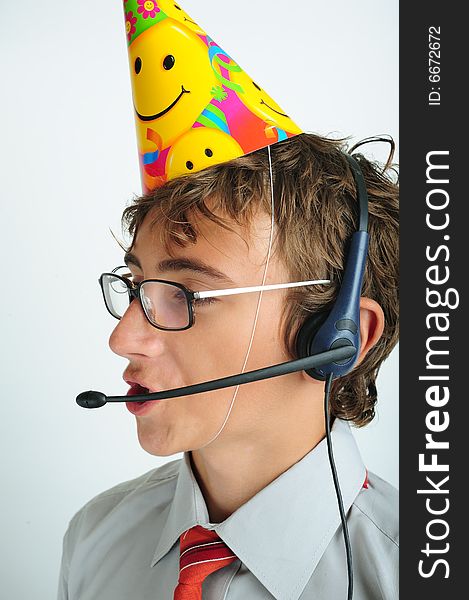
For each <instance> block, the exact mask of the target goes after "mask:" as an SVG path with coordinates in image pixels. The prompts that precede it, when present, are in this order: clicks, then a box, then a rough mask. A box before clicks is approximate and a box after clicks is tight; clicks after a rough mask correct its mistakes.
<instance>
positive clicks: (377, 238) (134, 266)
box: [58, 134, 398, 600]
mask: <svg viewBox="0 0 469 600" xmlns="http://www.w3.org/2000/svg"><path fill="white" fill-rule="evenodd" d="M345 150H346V148H345V145H344V144H343V143H342V142H340V141H333V140H328V139H324V138H320V137H317V136H314V135H311V134H300V135H296V136H295V137H292V138H290V139H287V140H285V141H282V142H279V143H277V144H275V145H273V146H272V147H271V148H270V150H269V151H268V150H267V149H265V148H262V149H260V150H258V151H256V152H253V153H251V154H248V155H246V156H242V157H240V158H236V159H235V160H232V161H229V162H224V163H222V164H218V165H215V166H213V167H210V168H207V169H204V170H202V171H200V172H197V173H193V174H190V175H185V176H183V177H176V178H175V179H173V180H171V181H168V182H167V183H165V184H164V185H163V186H162V187H159V188H157V189H155V190H153V191H151V192H149V193H147V194H145V195H144V196H142V197H141V198H139V199H138V200H136V201H135V203H134V205H132V206H130V207H129V208H127V209H126V210H125V213H124V216H123V221H124V223H125V225H126V227H127V229H128V231H129V233H130V235H131V243H130V246H129V248H127V249H126V256H125V263H126V268H125V269H124V270H122V271H118V273H119V274H121V275H122V276H123V277H124V280H125V281H124V287H125V286H127V285H128V286H132V285H134V286H138V284H141V283H142V282H143V281H146V282H147V283H145V284H143V286H147V287H148V286H153V288H155V290H156V289H158V290H160V291H158V292H156V291H155V292H154V294H153V295H152V294H151V293H141V295H140V296H139V297H138V299H136V300H134V301H131V302H130V305H129V301H128V300H127V302H125V303H123V304H122V306H121V307H117V305H116V304H114V305H113V304H112V302H113V300H112V299H111V298H110V295H111V294H114V293H117V292H119V291H122V290H119V289H117V288H112V285H113V283H112V282H111V284H109V282H108V283H107V284H106V283H105V282H103V291H104V292H105V301H106V302H107V306H108V309H111V310H114V313H115V314H114V316H116V317H118V318H120V320H119V322H118V324H117V325H116V328H115V329H114V331H113V333H112V335H111V338H110V346H111V349H112V350H113V351H114V352H115V353H117V354H119V355H120V356H123V357H125V358H126V359H127V360H128V366H127V368H126V370H125V372H124V379H125V380H126V381H127V382H128V383H129V386H130V390H129V394H130V395H132V394H139V393H145V392H147V391H150V392H155V391H159V390H166V389H172V388H178V387H183V386H187V385H191V384H194V383H198V382H201V381H208V380H212V379H218V378H221V377H225V376H228V375H232V374H235V373H239V372H244V371H251V370H254V369H259V368H261V367H265V366H267V365H273V364H277V363H281V362H285V361H287V360H291V359H293V358H296V357H297V353H296V335H297V332H298V330H299V328H300V327H301V324H302V323H303V322H304V321H305V319H306V318H308V317H309V316H311V314H313V313H315V314H316V313H317V314H324V313H325V312H327V311H328V310H330V309H331V307H332V306H333V304H334V301H335V299H336V295H337V291H338V289H339V287H340V283H341V278H342V274H343V269H344V261H345V258H346V255H347V250H348V243H349V241H350V237H351V235H352V234H353V232H354V231H355V230H356V229H357V219H358V209H357V191H356V186H355V183H354V180H353V177H352V174H351V170H350V167H349V163H348V160H347V158H346V157H345V154H344V152H345ZM270 153H271V160H272V174H271V172H270V167H269V159H270ZM355 158H356V159H357V160H358V162H359V164H360V167H361V170H362V172H363V175H364V178H365V182H366V187H367V191H368V196H369V213H370V217H369V235H370V237H369V252H368V259H367V263H366V269H365V275H364V282H363V287H362V298H361V301H360V340H361V346H360V350H359V355H358V360H357V363H356V365H355V367H354V368H353V370H352V371H351V372H350V373H349V374H348V375H345V376H344V377H341V378H338V379H335V380H334V381H333V385H332V391H331V398H330V414H331V417H332V419H333V426H332V443H333V448H334V457H335V463H336V467H337V471H338V477H339V481H340V487H341V491H342V496H343V502H344V510H345V512H346V515H347V523H348V530H349V534H350V542H351V548H352V555H353V572H354V598H355V599H356V600H365V599H366V600H378V599H381V598H383V599H386V600H391V599H396V598H397V597H398V577H397V558H398V546H397V543H398V542H397V518H398V514H397V513H398V507H397V492H396V491H395V490H394V488H392V487H391V486H390V485H389V484H388V483H386V482H384V481H383V480H381V479H380V478H379V477H377V476H376V475H374V474H373V473H367V471H366V465H364V464H363V462H362V459H361V457H360V453H359V451H358V448H357V446H356V443H355V441H354V438H353V436H352V434H351V432H350V428H349V425H348V423H347V421H350V422H351V423H353V424H355V425H358V426H363V425H366V424H367V423H369V422H370V421H371V420H372V419H373V417H374V407H375V403H376V400H377V390H376V386H375V380H376V376H377V373H378V370H379V367H380V365H381V363H382V362H383V360H384V359H385V358H386V357H387V356H388V355H389V353H390V352H391V350H392V348H393V347H394V346H395V344H396V341H397V337H398V285H397V281H398V205H397V186H396V184H395V183H393V181H392V179H391V178H390V177H389V176H388V175H387V174H386V173H385V172H383V171H381V170H380V169H379V167H378V166H377V165H375V164H373V163H371V162H369V161H368V160H366V159H365V158H364V157H363V156H361V155H357V154H355ZM271 176H272V179H271ZM272 182H273V184H274V185H273V195H274V198H273V206H274V215H273V217H274V218H273V221H274V223H273V227H272V215H271V207H272V196H271V193H272ZM271 236H273V237H271ZM148 280H158V281H149V282H148ZM312 280H319V281H325V280H330V283H321V284H318V285H305V286H299V287H292V288H288V289H275V290H269V291H264V292H253V293H240V294H232V295H226V296H223V295H218V296H215V297H209V298H205V299H204V298H202V299H199V300H197V299H195V300H193V301H192V303H189V304H188V306H189V308H187V311H190V310H192V309H193V311H194V315H193V318H190V315H188V316H187V323H186V322H184V323H183V322H182V321H181V320H179V321H178V322H176V321H175V319H176V317H175V314H174V313H173V312H171V311H169V310H168V311H167V312H165V307H166V306H169V305H171V306H173V305H174V302H179V303H180V304H181V305H182V306H184V307H186V301H187V300H186V297H185V291H184V290H185V289H186V290H189V291H211V290H220V289H222V290H223V289H230V288H246V287H250V286H259V285H264V286H265V285H270V284H280V283H288V282H305V281H312ZM117 281H118V280H117V279H116V282H117ZM126 282H127V283H126ZM165 282H166V283H165ZM168 282H172V283H168ZM114 283H115V282H114ZM173 283H174V284H175V285H173ZM106 286H107V287H106ZM143 286H140V287H139V289H140V290H142V287H143ZM111 288H112V289H111ZM158 294H159V295H158ZM168 294H170V296H169V297H170V301H169V300H168ZM116 297H117V296H116ZM124 297H127V296H125V294H124ZM153 302H154V305H153V304H152V303H153ZM113 307H114V308H113ZM184 310H186V309H184ZM184 310H183V311H182V312H184ZM119 311H120V312H119ZM178 314H179V313H178ZM178 318H179V317H178ZM323 398H324V382H322V381H318V380H316V379H313V378H312V377H310V376H309V375H308V374H307V373H305V372H304V371H301V372H296V373H291V374H289V375H285V376H282V377H277V378H270V379H266V380H264V381H257V382H254V383H250V384H247V385H242V386H240V387H239V388H236V389H233V387H230V388H226V389H221V390H216V391H212V392H205V393H200V394H196V395H193V396H186V397H180V398H173V399H169V400H163V401H158V402H146V403H145V404H137V403H133V404H131V403H129V404H128V408H129V410H130V411H131V412H132V413H133V414H134V415H135V418H136V422H137V429H138V438H139V441H140V444H141V446H142V447H143V448H144V449H145V450H146V451H147V452H149V453H150V454H153V455H155V456H171V455H173V454H175V453H177V452H184V457H183V459H182V460H175V461H172V462H169V463H167V464H165V465H164V466H162V467H159V468H157V469H154V470H152V471H150V472H149V473H146V474H145V475H142V476H141V477H139V478H137V479H135V480H133V481H128V482H125V483H122V484H120V485H118V486H116V487H114V488H112V489H110V490H108V491H106V492H104V493H102V494H100V495H99V496H97V497H96V498H94V499H92V500H91V501H90V502H89V503H88V504H87V505H86V506H84V507H83V508H82V509H81V510H80V511H79V512H78V513H77V514H76V515H75V516H74V517H73V519H72V520H71V522H70V526H69V528H68V530H67V533H66V535H65V538H64V550H63V562H62V571H61V576H60V584H59V594H58V598H59V599H60V600H64V599H65V598H67V599H69V600H78V599H80V600H91V599H93V600H97V599H98V598H99V600H108V599H111V598H112V599H113V600H118V599H129V598H138V599H147V598H148V599H150V598H152V599H154V598H157V599H158V600H172V599H173V598H174V599H175V600H181V599H183V598H184V599H188V598H202V597H203V598H204V599H210V600H214V599H218V598H219V599H222V598H226V599H227V600H241V599H243V600H245V599H249V600H251V599H253V600H255V599H261V598H262V599H267V598H276V599H278V600H287V599H288V600H299V599H301V600H309V599H313V598H315V599H320V600H337V599H341V598H344V599H345V598H346V597H347V560H346V554H345V548H344V539H343V534H342V527H341V524H340V516H339V511H338V507H337V500H336V496H335V491H334V486H333V482H332V476H331V469H330V465H329V460H328V455H327V447H326V440H325V439H324V438H325V426H324V404H323ZM202 594H203V595H202Z"/></svg>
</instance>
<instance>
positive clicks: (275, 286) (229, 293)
mask: <svg viewBox="0 0 469 600" xmlns="http://www.w3.org/2000/svg"><path fill="white" fill-rule="evenodd" d="M326 283H331V280H330V279H318V280H316V281H297V282H295V283H276V284H273V285H256V286H253V287H243V288H230V289H227V290H212V291H209V292H194V298H195V299H196V300H199V299H202V298H213V297H214V296H233V295H234V294H249V293H251V292H261V291H264V292H268V291H269V290H281V289H285V288H293V287H300V286H305V285H321V284H326Z"/></svg>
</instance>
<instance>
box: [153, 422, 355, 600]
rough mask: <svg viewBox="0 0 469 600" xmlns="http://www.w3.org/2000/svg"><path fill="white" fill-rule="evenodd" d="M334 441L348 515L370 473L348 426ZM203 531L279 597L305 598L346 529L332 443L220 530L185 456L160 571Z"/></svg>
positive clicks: (340, 427)
mask: <svg viewBox="0 0 469 600" xmlns="http://www.w3.org/2000/svg"><path fill="white" fill-rule="evenodd" d="M331 435H332V445H333V450H334V459H335V464H336V469H337V473H338V476H339V481H340V487H341V491H342V498H343V502H344V510H345V513H347V512H348V510H349V508H350V507H351V506H352V504H353V502H354V500H355V498H356V497H357V495H358V493H359V492H360V490H361V488H362V486H363V482H364V480H365V476H366V469H365V466H364V464H363V461H362V459H361V456H360V452H359V450H358V447H357V444H356V442H355V438H354V437H353V435H352V432H351V431H350V427H349V425H348V423H346V422H344V421H341V420H339V419H336V420H335V422H334V425H333V427H332V432H331ZM286 507H288V510H286ZM195 525H202V527H205V528H207V529H214V530H215V531H216V532H217V533H218V535H219V536H220V537H221V539H222V540H223V541H224V542H225V543H226V544H227V545H228V546H229V547H230V548H231V549H232V550H233V552H234V553H235V554H236V556H238V558H239V559H240V560H241V561H242V562H243V563H244V564H245V565H246V567H247V568H248V569H249V570H250V571H251V572H252V573H253V574H254V575H255V577H257V579H259V581H260V582H261V583H262V584H263V585H264V586H265V587H266V588H267V589H268V590H269V592H270V593H271V594H272V595H273V596H275V597H276V598H279V599H281V600H287V599H288V600H293V599H297V598H299V596H300V595H301V592H302V591H303V589H304V587H305V586H306V584H307V582H308V580H309V578H310V577H311V574H312V572H313V571H314V569H315V568H316V566H317V564H318V562H319V560H320V559H321V556H322V555H323V553H324V551H325V550H326V548H327V546H328V545H329V542H330V541H331V539H332V537H333V535H334V533H335V532H336V530H337V528H338V527H339V525H340V514H339V510H338V507H337V499H336V493H335V489H334V483H333V479H332V474H331V470H330V466H329V459H328V454H327V442H326V439H323V440H322V441H321V442H320V443H319V444H318V445H317V446H316V447H315V448H313V450H311V452H309V453H308V454H307V455H306V456H304V457H303V458H302V459H301V460H300V461H299V462H297V463H295V464H294V465H293V466H292V467H290V468H289V469H288V470H287V471H285V472H284V473H282V475H280V476H279V477H277V479H275V480H274V481H272V483H270V484H269V485H268V486H267V487H265V488H264V489H263V490H261V491H260V492H259V493H257V494H256V495H255V496H254V497H253V498H251V499H250V500H249V501H248V502H246V503H245V504H244V505H243V506H241V507H240V508H239V509H238V510H236V511H235V512H234V513H233V514H232V515H231V516H230V517H228V518H227V519H226V520H225V521H223V522H222V523H219V524H213V523H210V522H209V515H208V510H207V506H206V503H205V500H204V498H203V495H202V492H201V491H200V487H199V485H198V483H197V480H196V479H195V477H194V474H193V472H192V469H191V462H190V455H189V453H188V452H185V453H184V457H183V460H182V461H181V465H180V471H179V477H178V481H177V485H176V491H175V494H174V498H173V501H172V503H171V505H170V507H169V509H168V516H167V520H166V523H165V526H164V528H163V531H162V535H161V537H160V540H159V542H158V546H157V548H156V551H155V554H154V557H153V561H152V566H154V565H155V564H156V563H157V562H158V561H159V560H160V559H161V558H162V557H163V556H164V555H166V554H167V553H168V552H169V550H170V549H171V548H172V546H173V545H174V543H175V542H176V541H178V539H179V536H180V535H181V534H182V533H183V532H184V531H186V530H187V529H189V528H191V527H194V526H195Z"/></svg>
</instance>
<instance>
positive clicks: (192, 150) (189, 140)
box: [166, 127, 244, 179]
mask: <svg viewBox="0 0 469 600" xmlns="http://www.w3.org/2000/svg"><path fill="white" fill-rule="evenodd" d="M243 155H244V152H243V149H242V148H241V146H240V145H239V144H238V142H237V141H236V140H235V139H233V138H232V137H231V136H229V135H228V134H227V133H224V132H223V131H220V130H219V129H212V128H210V127H196V128H194V129H191V130H190V131H188V132H187V133H186V134H184V135H183V136H182V137H180V138H179V139H178V140H177V141H176V143H175V144H174V145H173V146H172V148H171V150H170V151H169V153H168V159H167V163H166V174H167V177H168V179H174V178H175V177H179V176H180V175H188V174H190V173H194V172H196V171H201V170H202V169H206V168H207V167H211V166H212V165H216V164H219V163H222V162H225V161H228V160H232V159H234V158H238V157H239V156H243Z"/></svg>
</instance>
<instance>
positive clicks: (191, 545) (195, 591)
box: [174, 525, 237, 600]
mask: <svg viewBox="0 0 469 600" xmlns="http://www.w3.org/2000/svg"><path fill="white" fill-rule="evenodd" d="M180 552H181V557H180V560H179V583H178V585H177V587H176V589H175V590H174V600H202V583H203V581H204V579H205V578H206V577H207V576H208V575H210V574H211V573H214V572H215V571H218V569H221V568H222V567H226V566H227V565H229V564H231V563H232V562H233V561H234V560H236V558H237V557H236V556H235V554H234V553H233V552H232V551H231V550H230V549H229V548H228V546H227V545H226V544H225V543H224V542H223V541H222V540H221V539H220V537H219V536H218V535H217V533H216V532H215V531H209V530H208V529H204V528H203V527H201V526H200V525H196V526H195V527H192V529H188V530H187V531H186V532H185V533H183V534H182V535H181V538H180Z"/></svg>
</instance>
